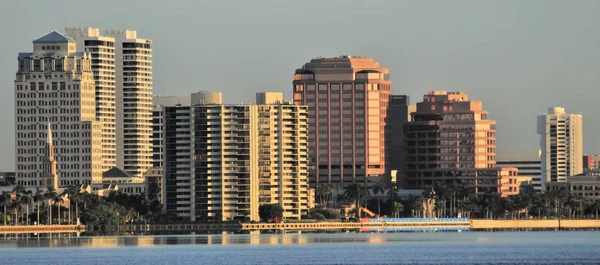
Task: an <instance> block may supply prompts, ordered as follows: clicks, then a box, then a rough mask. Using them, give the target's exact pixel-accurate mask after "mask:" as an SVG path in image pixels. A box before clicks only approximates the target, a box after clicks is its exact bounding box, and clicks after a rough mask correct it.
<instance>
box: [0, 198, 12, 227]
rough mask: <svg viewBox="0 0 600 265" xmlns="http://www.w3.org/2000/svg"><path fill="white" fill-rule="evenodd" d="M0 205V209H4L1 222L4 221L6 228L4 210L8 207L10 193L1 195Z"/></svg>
mask: <svg viewBox="0 0 600 265" xmlns="http://www.w3.org/2000/svg"><path fill="white" fill-rule="evenodd" d="M0 203H1V204H2V207H4V211H3V212H2V220H4V225H5V226H6V208H7V207H8V206H9V205H10V193H9V192H8V191H3V192H2V195H0Z"/></svg>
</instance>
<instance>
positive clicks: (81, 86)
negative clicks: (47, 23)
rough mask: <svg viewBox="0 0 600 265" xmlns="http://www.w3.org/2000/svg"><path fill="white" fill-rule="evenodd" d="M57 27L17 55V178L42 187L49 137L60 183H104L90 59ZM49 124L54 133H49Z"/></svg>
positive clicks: (99, 127) (26, 184) (23, 183)
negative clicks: (49, 134) (30, 48)
mask: <svg viewBox="0 0 600 265" xmlns="http://www.w3.org/2000/svg"><path fill="white" fill-rule="evenodd" d="M76 46H77V45H76V43H75V40H73V39H71V38H69V37H67V36H65V35H63V34H60V33H58V32H56V31H53V32H51V33H48V34H46V35H44V36H42V37H40V38H38V39H36V40H34V41H33V52H28V53H19V56H18V70H17V74H16V79H15V132H16V134H15V143H16V159H15V161H16V181H17V184H20V185H24V186H44V185H46V184H45V183H44V175H45V173H48V172H45V171H44V167H45V166H47V165H48V161H47V160H48V157H47V154H46V153H47V152H46V150H47V147H48V146H47V140H46V139H50V138H52V140H53V141H52V143H53V145H54V151H55V159H56V163H57V166H58V168H57V170H56V171H57V172H56V173H57V175H58V176H59V179H58V180H59V181H58V182H59V183H58V185H59V186H66V185H81V184H91V183H93V182H101V181H102V125H101V122H99V121H98V119H97V116H96V88H95V82H94V77H93V73H92V62H91V60H92V58H91V56H90V55H89V54H88V53H85V52H77V47H76ZM48 123H50V126H51V131H52V134H53V135H51V137H49V136H48V135H47V134H48V132H49V130H48Z"/></svg>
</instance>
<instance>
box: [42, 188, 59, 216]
mask: <svg viewBox="0 0 600 265" xmlns="http://www.w3.org/2000/svg"><path fill="white" fill-rule="evenodd" d="M54 198H56V192H55V191H54V190H53V189H48V191H47V192H46V193H45V194H44V199H46V200H47V201H48V225H51V224H52V205H53V204H54Z"/></svg>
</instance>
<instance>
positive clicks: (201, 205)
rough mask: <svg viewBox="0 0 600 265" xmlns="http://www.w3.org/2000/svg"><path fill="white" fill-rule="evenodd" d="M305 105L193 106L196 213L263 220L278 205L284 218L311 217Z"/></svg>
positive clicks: (214, 218) (209, 217) (200, 217)
mask: <svg viewBox="0 0 600 265" xmlns="http://www.w3.org/2000/svg"><path fill="white" fill-rule="evenodd" d="M307 114H308V111H307V107H305V106H297V105H293V104H286V103H283V104H272V105H194V106H193V115H194V116H193V119H194V136H193V137H194V150H193V151H194V182H195V183H194V188H195V192H194V194H196V195H195V196H196V198H195V202H194V215H195V218H196V219H197V220H211V221H225V220H233V219H251V220H259V216H258V207H259V205H262V204H266V203H278V204H280V205H281V206H282V207H283V208H284V218H289V219H300V218H301V216H302V215H305V214H307V213H308V136H307V133H308V131H307V130H308V126H307Z"/></svg>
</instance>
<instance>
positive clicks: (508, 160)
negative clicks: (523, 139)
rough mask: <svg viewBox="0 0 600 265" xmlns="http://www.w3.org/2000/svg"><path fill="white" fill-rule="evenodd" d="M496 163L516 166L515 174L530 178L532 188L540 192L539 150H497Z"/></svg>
mask: <svg viewBox="0 0 600 265" xmlns="http://www.w3.org/2000/svg"><path fill="white" fill-rule="evenodd" d="M496 165H497V166H501V167H514V168H517V169H518V174H517V176H519V177H520V178H525V179H527V178H530V179H531V180H530V182H531V186H532V188H533V190H534V191H535V192H542V169H541V164H540V151H528V152H498V153H497V155H496Z"/></svg>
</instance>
